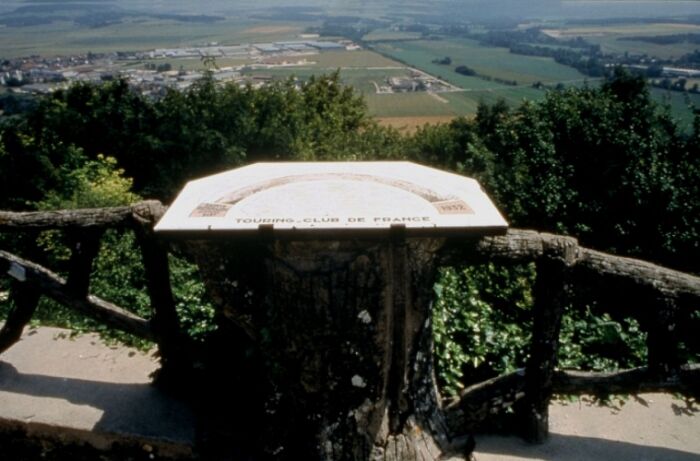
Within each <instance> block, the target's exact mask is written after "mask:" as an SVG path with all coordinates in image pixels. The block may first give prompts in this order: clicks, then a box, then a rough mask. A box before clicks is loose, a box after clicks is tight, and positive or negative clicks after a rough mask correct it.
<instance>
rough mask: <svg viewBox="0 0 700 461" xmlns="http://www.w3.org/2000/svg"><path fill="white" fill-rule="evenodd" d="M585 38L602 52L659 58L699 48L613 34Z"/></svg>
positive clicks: (671, 57)
mask: <svg viewBox="0 0 700 461" xmlns="http://www.w3.org/2000/svg"><path fill="white" fill-rule="evenodd" d="M586 40H588V41H590V42H591V43H595V44H598V45H600V47H601V49H602V50H603V52H604V53H616V54H624V53H625V52H627V53H630V54H633V55H642V54H646V55H648V56H652V57H655V58H659V59H676V58H679V57H681V56H683V55H684V54H688V53H692V52H693V51H694V50H697V49H700V45H698V44H693V43H688V42H683V43H674V44H673V45H659V44H656V43H649V42H641V41H637V40H620V39H619V37H615V36H610V37H592V38H586Z"/></svg>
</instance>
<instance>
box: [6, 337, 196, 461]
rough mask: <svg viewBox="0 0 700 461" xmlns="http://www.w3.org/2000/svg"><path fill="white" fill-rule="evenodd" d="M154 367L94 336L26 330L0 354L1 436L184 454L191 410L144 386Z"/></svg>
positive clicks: (143, 357) (190, 430)
mask: <svg viewBox="0 0 700 461" xmlns="http://www.w3.org/2000/svg"><path fill="white" fill-rule="evenodd" d="M157 366H158V365H157V362H156V360H155V359H154V358H153V357H151V356H148V355H145V354H142V353H140V352H137V351H133V350H129V349H125V348H117V347H109V346H106V345H105V344H104V343H102V342H101V341H100V339H99V338H98V337H97V336H95V335H82V336H79V337H77V338H74V339H69V338H68V335H67V333H66V331H64V330H59V329H56V328H38V329H32V330H29V331H25V334H24V335H23V337H22V340H21V341H20V342H19V343H17V344H15V345H14V346H13V347H11V348H10V349H9V350H7V351H6V352H5V353H4V354H2V355H1V356H0V431H1V430H6V429H7V428H9V429H12V430H17V429H22V430H24V431H26V432H27V433H28V434H29V435H31V436H36V437H37V438H42V437H48V438H53V439H55V438H60V439H61V440H66V441H68V442H71V443H82V442H87V443H89V444H90V445H92V446H95V447H97V448H101V449H104V448H107V447H109V446H110V445H111V444H112V442H114V441H119V442H120V443H124V442H125V441H127V442H128V443H132V444H137V445H140V446H141V447H143V449H144V450H146V451H149V452H150V451H154V452H157V453H161V454H163V455H164V456H179V455H187V454H188V453H189V452H190V447H191V446H192V444H193V442H194V437H195V435H194V428H193V425H192V416H191V413H190V411H189V409H188V408H187V407H186V406H184V405H183V404H181V403H180V402H178V401H175V400H173V399H171V398H169V397H168V396H166V395H163V394H162V393H161V392H159V391H158V390H157V389H155V388H154V387H153V386H151V385H150V384H149V382H150V379H149V375H150V374H151V373H152V372H153V371H154V370H155V369H156V368H157ZM0 459H2V456H0Z"/></svg>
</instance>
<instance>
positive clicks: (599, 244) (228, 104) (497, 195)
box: [0, 71, 700, 391]
mask: <svg viewBox="0 0 700 461" xmlns="http://www.w3.org/2000/svg"><path fill="white" fill-rule="evenodd" d="M23 107H24V106H20V105H18V106H16V112H15V113H12V111H6V113H5V115H4V116H3V117H2V119H0V209H13V210H31V209H39V208H40V209H50V208H60V207H85V206H108V205H117V204H120V203H124V202H129V201H133V200H136V199H138V198H139V197H144V198H158V199H160V200H163V201H165V202H169V201H171V200H172V198H173V197H174V195H175V194H176V193H177V192H178V190H179V189H180V188H181V187H182V185H183V184H184V182H185V181H187V180H189V179H192V178H196V177H200V176H203V175H207V174H211V173H214V172H217V171H221V170H223V169H228V168H234V167H236V166H240V165H243V164H247V163H251V162H257V161H271V160H272V161H274V160H369V159H408V160H412V161H416V162H420V163H423V164H429V165H433V166H436V167H438V168H443V169H446V170H450V171H455V172H458V173H461V174H465V175H469V176H473V177H475V178H477V179H478V180H479V181H480V182H481V184H482V185H483V186H484V188H485V189H486V190H487V191H488V193H489V194H490V195H491V197H492V198H493V199H494V200H495V201H496V203H497V205H498V206H499V208H500V209H501V210H503V212H504V213H505V215H506V216H507V218H508V220H509V221H510V223H511V224H512V225H513V226H518V227H529V228H536V229H540V230H549V231H555V232H558V233H565V234H570V235H574V236H576V237H578V238H579V239H580V240H581V242H582V244H585V245H586V246H589V247H593V248H597V249H600V250H605V251H610V252H614V253H619V254H624V255H630V256H636V257H641V258H644V259H648V260H651V261H654V262H658V263H661V264H664V265H667V266H671V267H674V268H678V269H682V270H686V271H690V272H695V273H698V272H700V265H699V264H698V261H700V246H699V243H698V242H700V235H699V234H700V116H699V115H697V114H696V116H695V119H694V130H693V132H692V133H691V134H684V133H683V132H682V131H681V130H680V129H679V128H678V126H677V125H676V122H675V121H674V119H673V118H672V117H671V116H670V115H669V113H668V111H667V109H665V108H663V107H660V106H658V105H657V104H656V103H654V102H653V100H652V98H651V97H650V93H649V89H648V88H647V86H646V84H645V82H644V80H643V79H642V78H640V77H634V76H630V75H628V74H626V73H624V72H622V71H618V72H616V73H615V75H614V76H613V77H612V78H610V79H609V80H607V81H606V82H605V83H603V84H602V85H601V86H600V87H596V88H589V87H585V86H584V87H581V88H571V89H567V90H564V91H550V92H547V94H546V97H545V98H544V99H543V100H542V101H541V102H525V103H522V104H521V105H519V106H517V107H509V106H507V105H506V104H505V103H504V102H495V103H493V104H481V105H479V107H478V109H477V115H476V117H475V118H474V119H473V120H467V119H464V118H458V119H455V120H454V121H452V122H451V123H449V124H444V125H437V126H426V127H423V128H421V129H419V130H417V131H416V132H415V133H414V134H412V135H402V134H400V133H399V132H398V131H396V130H394V129H391V128H386V127H380V126H379V125H377V123H376V122H375V121H373V120H372V119H371V118H369V117H368V115H367V109H366V107H365V104H364V102H363V99H362V98H361V96H360V95H359V94H358V93H356V92H355V91H354V90H353V89H352V88H350V87H344V86H342V85H341V84H340V83H339V76H338V74H333V75H330V76H324V77H311V78H310V79H309V80H308V81H307V82H306V83H304V84H303V85H302V87H301V89H300V90H298V89H296V88H295V87H294V84H293V82H291V81H287V82H280V83H276V84H273V85H271V86H270V87H266V88H262V89H253V88H251V87H244V88H240V87H238V86H235V85H222V86H218V85H215V84H214V82H213V80H212V79H209V78H205V79H203V80H202V81H201V82H199V83H198V84H197V85H195V86H194V87H192V88H191V89H189V90H187V91H186V92H184V93H180V92H176V91H172V92H169V93H168V94H167V95H166V96H165V97H164V98H162V99H158V100H153V99H148V98H146V97H143V96H140V95H139V94H137V93H135V92H133V91H131V90H130V89H129V87H128V85H127V84H126V83H125V82H123V81H114V82H110V83H106V84H104V85H100V86H95V85H87V84H79V85H74V86H72V87H71V88H70V89H68V90H65V91H59V92H56V93H55V94H53V95H52V96H50V97H46V98H45V99H42V100H41V101H40V102H39V103H38V104H36V105H35V106H34V107H30V108H25V110H21V109H22V108H23ZM131 238H132V237H131V236H130V235H129V234H125V235H116V234H115V235H112V236H110V240H109V242H110V243H108V244H105V248H103V250H102V253H101V255H100V259H99V260H98V264H97V266H98V267H97V269H96V280H97V281H96V283H95V285H94V288H95V290H96V291H98V292H99V293H98V294H101V295H103V296H105V297H107V298H109V299H113V300H115V301H118V302H119V303H120V304H122V305H128V306H132V307H134V308H135V309H142V310H145V309H147V306H146V304H147V303H146V297H145V296H144V294H143V286H144V281H143V276H142V274H141V273H140V271H139V270H138V266H139V262H138V257H137V256H136V255H135V253H134V251H133V250H132V249H131V248H133V247H132V246H130V239H131ZM2 239H3V240H2V241H0V243H1V244H2V246H3V247H4V248H9V249H11V250H13V251H16V252H18V253H21V254H27V253H28V251H29V248H30V247H31V246H33V244H30V243H31V242H28V241H24V240H22V239H18V238H11V237H7V236H5V237H2ZM39 244H40V245H41V246H42V248H43V249H44V250H45V256H43V257H44V258H45V259H47V260H48V262H50V265H51V266H52V267H55V268H57V269H59V270H60V269H62V268H65V264H66V259H67V258H66V253H65V249H64V247H63V246H62V241H61V240H60V239H59V238H58V237H56V236H55V235H53V234H46V235H42V236H41V237H40V238H39ZM172 264H173V267H174V277H175V278H176V283H175V286H176V288H177V291H178V292H177V293H176V295H177V296H178V300H179V303H180V304H179V306H180V314H181V316H182V318H183V323H184V324H185V326H186V327H187V328H188V330H189V331H190V333H191V334H192V335H193V336H195V337H198V338H204V337H206V334H207V333H208V332H210V331H211V330H212V329H213V324H212V321H211V320H212V317H213V315H214V314H213V310H212V308H211V306H210V304H209V303H208V302H207V300H206V299H203V289H202V285H201V283H200V282H199V281H198V280H197V277H198V276H197V273H196V269H195V268H194V266H192V265H191V264H190V263H189V262H187V261H186V260H185V259H183V258H173V261H172ZM533 280H534V275H533V269H532V267H529V266H523V267H520V268H515V269H505V268H499V267H495V266H493V265H487V266H481V267H465V268H450V269H445V270H444V271H443V273H442V276H441V279H440V281H439V282H438V284H437V285H436V287H435V291H436V297H437V302H436V314H435V315H436V323H435V329H436V338H437V340H438V345H437V354H438V357H439V359H440V366H441V370H442V371H441V378H442V384H443V385H444V386H445V389H446V390H448V391H455V390H456V389H457V388H458V387H459V386H460V385H462V383H464V382H466V381H469V380H472V379H475V378H476V377H483V376H489V375H493V373H495V372H496V371H503V370H506V369H511V368H513V367H516V366H518V365H522V363H523V360H524V354H525V351H524V350H523V347H522V346H523V344H525V341H526V340H527V333H526V332H527V331H528V327H527V326H528V323H529V321H530V315H529V311H530V307H531V305H532V293H531V289H532V283H533ZM3 283H4V282H3ZM584 295H585V294H582V299H581V301H580V302H578V303H576V305H572V306H571V308H570V311H569V317H568V318H567V320H566V321H565V324H564V331H563V332H562V342H563V345H562V357H561V360H562V363H563V364H565V365H567V366H576V367H581V368H594V369H602V368H610V367H616V366H630V365H635V364H638V363H639V362H640V361H641V360H642V359H643V355H642V352H641V350H642V349H643V341H642V339H643V332H641V331H640V328H639V325H638V324H637V323H636V322H635V321H634V320H631V319H627V318H612V317H611V316H610V315H609V314H606V312H607V310H608V309H607V307H606V306H601V305H598V304H597V303H596V302H595V301H593V300H587V299H585V296H584ZM115 298H116V299H115ZM0 306H1V307H0V312H2V311H6V310H7V308H8V306H7V303H5V304H3V305H0ZM45 309H46V310H45V316H46V318H50V319H52V320H53V321H59V320H60V321H61V322H63V323H65V322H66V320H68V321H69V323H70V322H73V324H78V325H82V323H81V322H82V321H80V320H78V319H76V318H70V319H66V317H65V316H62V315H56V314H55V312H60V311H58V310H56V308H55V306H51V305H47V306H45ZM699 322H700V319H698V318H692V319H685V321H684V322H679V325H682V326H681V328H680V330H681V331H679V332H678V334H679V335H683V336H682V337H683V338H684V339H683V347H684V348H685V349H684V354H686V356H687V358H689V359H691V360H697V358H698V351H699V350H700V347H699V346H700V344H698V339H697V335H693V334H692V332H693V331H697V327H698V326H699V325H698V323H699ZM693 329H695V330H693Z"/></svg>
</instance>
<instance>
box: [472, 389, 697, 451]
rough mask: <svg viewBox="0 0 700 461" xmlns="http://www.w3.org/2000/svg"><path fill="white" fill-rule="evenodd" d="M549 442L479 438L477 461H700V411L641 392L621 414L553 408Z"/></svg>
mask: <svg viewBox="0 0 700 461" xmlns="http://www.w3.org/2000/svg"><path fill="white" fill-rule="evenodd" d="M550 431H551V437H550V440H549V441H548V442H547V443H545V444H544V445H539V446H533V445H528V444H526V443H525V442H523V441H522V440H521V439H519V438H516V437H497V436H480V437H477V440H476V444H477V446H476V453H475V457H476V460H477V461H520V460H543V461H550V460H551V461H584V460H614V461H627V460H629V461H700V407H699V406H697V405H695V406H694V407H693V408H690V409H689V408H688V407H687V405H686V404H685V403H684V402H683V401H682V400H678V399H674V398H673V396H671V395H668V394H641V395H640V396H639V399H638V400H633V399H630V400H628V401H627V402H626V403H625V404H624V405H622V406H620V407H619V409H618V410H615V409H611V408H607V407H601V406H598V405H596V404H592V403H590V400H588V401H586V400H581V401H578V402H575V403H569V404H566V405H564V404H562V403H554V404H552V406H551V407H550Z"/></svg>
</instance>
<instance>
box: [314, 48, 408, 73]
mask: <svg viewBox="0 0 700 461" xmlns="http://www.w3.org/2000/svg"><path fill="white" fill-rule="evenodd" d="M309 60H313V61H316V65H315V67H321V68H332V69H337V68H343V67H365V68H366V67H403V64H401V63H400V62H396V61H394V60H393V59H389V58H385V57H384V56H382V55H381V54H379V53H375V52H373V51H369V50H357V51H340V50H338V51H323V52H321V53H319V54H318V55H316V56H312V57H310V58H309Z"/></svg>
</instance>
